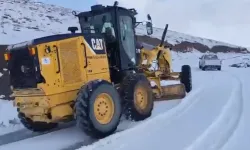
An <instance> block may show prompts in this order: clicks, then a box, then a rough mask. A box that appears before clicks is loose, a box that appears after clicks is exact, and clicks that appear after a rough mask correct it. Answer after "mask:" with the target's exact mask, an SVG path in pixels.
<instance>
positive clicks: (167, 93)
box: [155, 84, 186, 101]
mask: <svg viewBox="0 0 250 150" xmlns="http://www.w3.org/2000/svg"><path fill="white" fill-rule="evenodd" d="M161 90H162V96H161V97H158V98H157V97H156V98H155V101H165V100H175V99H182V98H184V97H185V96H186V91H185V86H184V84H174V85H167V86H161Z"/></svg>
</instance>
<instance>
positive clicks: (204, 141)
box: [185, 75, 243, 150]
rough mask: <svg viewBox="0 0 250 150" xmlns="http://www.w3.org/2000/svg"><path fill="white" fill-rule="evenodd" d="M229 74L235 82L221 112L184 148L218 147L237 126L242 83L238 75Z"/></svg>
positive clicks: (206, 148)
mask: <svg viewBox="0 0 250 150" xmlns="http://www.w3.org/2000/svg"><path fill="white" fill-rule="evenodd" d="M231 76H232V78H233V80H234V81H233V82H235V83H234V85H235V88H234V91H233V93H231V96H230V99H229V100H228V102H227V103H226V105H225V106H224V107H223V109H222V112H221V113H220V115H219V116H218V117H217V119H216V120H215V121H214V122H213V123H212V124H211V125H210V126H209V128H208V129H207V130H205V132H204V133H203V134H202V135H201V136H200V137H198V138H197V139H196V141H194V142H193V143H192V144H191V145H190V146H189V147H187V148H186V149H185V150H201V149H202V150H217V149H220V148H221V147H222V146H223V145H224V144H225V143H226V142H227V140H228V139H229V138H230V136H231V135H232V134H233V132H234V131H235V129H236V128H237V126H238V123H239V120H240V117H241V114H242V108H243V97H242V83H241V81H240V80H239V79H238V77H236V76H234V75H231Z"/></svg>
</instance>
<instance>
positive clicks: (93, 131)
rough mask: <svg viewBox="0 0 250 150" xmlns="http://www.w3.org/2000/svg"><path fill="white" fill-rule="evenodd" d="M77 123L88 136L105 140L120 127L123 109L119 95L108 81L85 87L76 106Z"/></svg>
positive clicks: (79, 94)
mask: <svg viewBox="0 0 250 150" xmlns="http://www.w3.org/2000/svg"><path fill="white" fill-rule="evenodd" d="M75 111H76V112H75V113H76V123H77V126H78V127H79V128H80V129H82V130H83V131H84V132H85V133H86V134H87V135H89V136H90V137H93V138H104V137H106V136H109V135H111V134H112V133H114V132H115V130H116V129H117V126H118V125H119V122H120V118H121V114H122V107H121V99H120V96H119V93H118V92H117V90H116V89H115V87H114V86H113V85H112V84H111V83H109V82H107V81H104V80H102V81H98V80H95V81H91V82H89V83H88V84H86V85H85V86H83V87H82V88H81V89H80V91H79V93H78V97H77V100H76V104H75Z"/></svg>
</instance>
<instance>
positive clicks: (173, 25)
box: [43, 0, 250, 47]
mask: <svg viewBox="0 0 250 150" xmlns="http://www.w3.org/2000/svg"><path fill="white" fill-rule="evenodd" d="M43 1H47V3H48V2H49V3H55V4H60V5H63V6H65V7H69V8H73V9H77V10H84V9H89V7H90V5H92V4H96V3H102V4H109V5H111V4H113V3H114V0H73V1H74V3H72V2H73V1H72V0H43ZM119 2H120V5H121V6H126V7H129V8H136V9H137V11H138V12H139V15H138V17H137V18H138V19H141V20H142V19H146V14H147V13H150V14H151V16H152V19H153V23H154V26H156V27H164V26H165V24H166V23H168V24H169V29H170V30H174V31H178V32H182V33H187V34H191V35H195V36H200V37H206V38H211V39H215V40H219V41H224V42H228V43H232V44H236V45H240V46H247V47H250V37H249V36H250V0H119ZM152 6H153V7H152ZM163 20H164V21H163Z"/></svg>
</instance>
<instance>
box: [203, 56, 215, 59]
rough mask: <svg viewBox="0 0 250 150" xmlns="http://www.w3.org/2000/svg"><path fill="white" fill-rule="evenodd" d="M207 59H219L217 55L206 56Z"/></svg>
mask: <svg viewBox="0 0 250 150" xmlns="http://www.w3.org/2000/svg"><path fill="white" fill-rule="evenodd" d="M205 59H218V57H217V56H216V55H206V56H205Z"/></svg>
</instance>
